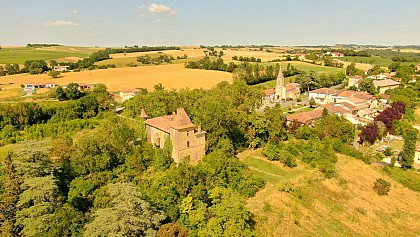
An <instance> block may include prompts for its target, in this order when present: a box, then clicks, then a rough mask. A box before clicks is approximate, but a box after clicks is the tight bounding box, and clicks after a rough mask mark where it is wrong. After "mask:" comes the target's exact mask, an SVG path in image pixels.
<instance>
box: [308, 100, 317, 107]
mask: <svg viewBox="0 0 420 237" xmlns="http://www.w3.org/2000/svg"><path fill="white" fill-rule="evenodd" d="M309 106H310V107H311V108H313V107H315V106H316V102H315V99H314V98H311V99H310V100H309Z"/></svg>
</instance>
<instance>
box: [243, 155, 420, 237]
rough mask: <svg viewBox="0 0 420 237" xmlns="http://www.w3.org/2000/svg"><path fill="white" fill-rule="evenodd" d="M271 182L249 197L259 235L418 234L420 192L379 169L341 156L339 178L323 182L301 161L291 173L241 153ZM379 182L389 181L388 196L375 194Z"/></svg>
mask: <svg viewBox="0 0 420 237" xmlns="http://www.w3.org/2000/svg"><path fill="white" fill-rule="evenodd" d="M238 156H239V158H240V159H241V160H242V161H243V162H244V163H246V164H247V165H248V166H249V167H250V169H251V170H253V172H255V173H256V174H257V175H259V176H260V177H262V178H264V179H265V180H266V181H267V184H266V186H265V188H264V189H262V190H261V191H259V192H258V193H257V194H256V195H255V197H252V198H250V199H248V201H247V207H248V208H249V210H250V211H251V212H252V214H253V215H254V218H255V220H256V230H257V236H418V235H419V233H420V225H419V224H418V219H419V218H420V213H419V211H418V207H419V205H420V193H418V192H415V191H412V190H410V189H408V188H406V187H404V186H403V185H401V184H400V183H397V182H395V181H394V180H392V179H391V178H390V177H388V176H386V175H385V174H384V172H383V171H382V170H380V168H377V167H374V166H370V165H366V164H364V163H363V162H362V161H360V160H356V159H353V158H349V157H346V156H342V155H338V157H339V159H338V162H337V164H336V168H337V177H336V178H333V179H325V178H323V176H322V174H321V173H319V172H318V171H316V170H314V169H311V168H308V167H306V166H305V164H301V163H298V167H296V168H294V169H290V168H287V167H284V166H283V165H282V164H281V163H279V162H271V161H268V160H266V159H265V158H264V157H262V155H261V153H260V151H259V150H254V151H251V152H248V151H247V152H245V153H242V154H239V155H238ZM377 178H384V179H386V180H387V181H389V182H390V183H391V191H390V193H389V195H387V196H379V195H378V194H377V193H376V192H375V191H374V190H373V184H374V182H375V180H376V179H377Z"/></svg>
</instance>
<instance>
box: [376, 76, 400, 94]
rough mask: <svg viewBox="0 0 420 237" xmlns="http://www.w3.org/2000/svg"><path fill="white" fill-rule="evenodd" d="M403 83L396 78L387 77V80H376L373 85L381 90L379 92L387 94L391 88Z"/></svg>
mask: <svg viewBox="0 0 420 237" xmlns="http://www.w3.org/2000/svg"><path fill="white" fill-rule="evenodd" d="M400 84H401V83H399V82H396V81H394V80H390V79H385V80H374V81H373V85H375V87H376V88H377V89H378V90H379V94H385V91H387V90H389V89H395V88H398V87H399V86H400Z"/></svg>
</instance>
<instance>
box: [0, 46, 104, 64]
mask: <svg viewBox="0 0 420 237" xmlns="http://www.w3.org/2000/svg"><path fill="white" fill-rule="evenodd" d="M99 50H101V48H88V47H71V46H54V47H42V48H32V47H2V49H0V64H13V63H17V64H23V63H24V62H25V61H26V60H46V61H49V60H52V59H54V60H58V61H60V59H65V58H70V59H69V60H63V61H75V60H76V59H78V58H85V57H88V56H89V55H90V54H92V53H93V52H96V51H99Z"/></svg>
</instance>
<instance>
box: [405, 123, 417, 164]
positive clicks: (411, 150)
mask: <svg viewBox="0 0 420 237" xmlns="http://www.w3.org/2000/svg"><path fill="white" fill-rule="evenodd" d="M417 133H418V131H417V129H415V128H413V127H411V128H410V129H409V130H407V131H405V133H404V134H403V137H404V146H403V150H402V152H401V157H402V161H401V165H402V167H404V168H407V169H411V167H412V166H413V162H414V156H415V153H416V141H417Z"/></svg>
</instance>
